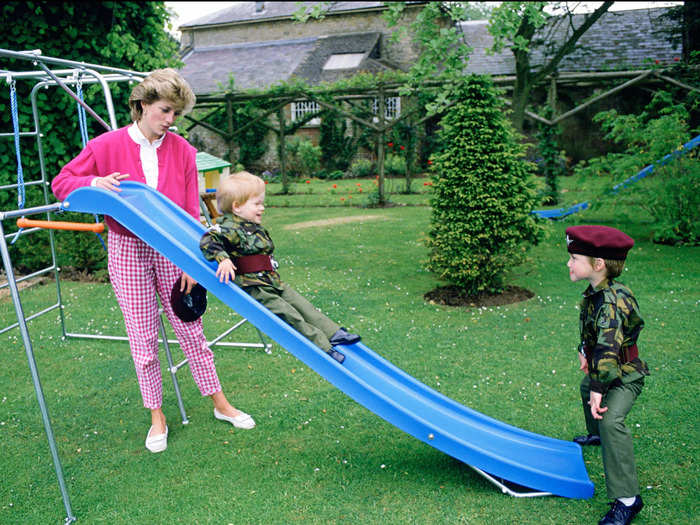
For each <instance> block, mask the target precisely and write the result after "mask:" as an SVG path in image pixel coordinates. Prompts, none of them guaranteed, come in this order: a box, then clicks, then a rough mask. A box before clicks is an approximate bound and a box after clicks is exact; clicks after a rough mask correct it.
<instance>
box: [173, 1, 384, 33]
mask: <svg viewBox="0 0 700 525" xmlns="http://www.w3.org/2000/svg"><path fill="white" fill-rule="evenodd" d="M258 3H259V2H236V3H235V5H233V6H231V7H228V8H226V9H222V10H220V11H216V12H214V13H212V14H210V15H207V16H203V17H201V18H197V19H196V20H193V21H191V22H189V23H187V24H183V25H182V26H180V28H181V29H182V28H191V27H195V26H204V25H216V24H229V23H233V22H246V21H247V22H253V21H256V20H265V19H269V18H280V17H289V16H292V14H293V13H294V12H296V11H298V10H299V8H300V7H302V6H304V7H313V6H316V5H318V4H319V2H264V4H265V6H264V10H263V11H262V12H260V13H256V12H255V5H256V4H258ZM330 4H331V5H330V6H329V8H328V13H330V14H336V13H339V12H347V11H357V10H359V9H369V8H376V7H383V6H384V2H330Z"/></svg>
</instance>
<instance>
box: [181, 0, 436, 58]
mask: <svg viewBox="0 0 700 525" xmlns="http://www.w3.org/2000/svg"><path fill="white" fill-rule="evenodd" d="M422 7H423V6H419V7H418V8H410V7H409V8H407V9H406V10H405V12H404V17H405V18H404V20H405V22H404V23H405V24H410V23H411V22H413V21H414V20H415V18H416V16H417V14H418V12H419V9H420V8H422ZM445 23H446V24H447V21H446V22H445ZM360 32H381V33H383V34H384V36H385V38H382V39H381V40H382V42H381V46H382V49H381V55H382V58H384V59H387V60H391V61H392V62H395V63H396V64H398V65H399V66H401V67H402V68H409V67H410V66H411V65H412V63H413V62H414V61H415V60H416V58H417V57H418V55H419V51H418V47H417V46H416V45H415V44H414V43H413V42H411V39H410V38H409V37H407V36H404V37H402V38H401V39H400V40H398V41H397V42H396V43H392V42H390V41H389V40H390V36H391V34H392V30H391V29H389V28H387V26H386V22H384V19H383V18H382V11H380V10H371V11H365V12H360V13H343V14H334V15H328V16H326V17H325V18H323V19H322V20H309V21H308V22H306V23H300V22H294V21H293V20H291V19H286V20H261V21H259V22H257V21H256V22H252V23H245V24H235V25H229V26H225V27H212V28H197V29H196V31H193V30H188V31H183V33H182V46H183V47H197V48H200V47H211V46H221V45H226V44H235V43H244V42H264V41H269V40H293V39H298V38H307V37H315V36H320V35H333V34H343V33H360Z"/></svg>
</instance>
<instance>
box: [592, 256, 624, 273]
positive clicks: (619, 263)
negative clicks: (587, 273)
mask: <svg viewBox="0 0 700 525" xmlns="http://www.w3.org/2000/svg"><path fill="white" fill-rule="evenodd" d="M587 257H588V260H589V262H590V263H591V266H595V260H596V259H598V257H591V256H590V255H589V256H587ZM603 263H604V264H605V276H606V277H608V278H609V279H614V278H615V277H618V276H619V275H620V274H621V273H622V270H623V269H624V268H625V261H624V259H623V260H618V259H603Z"/></svg>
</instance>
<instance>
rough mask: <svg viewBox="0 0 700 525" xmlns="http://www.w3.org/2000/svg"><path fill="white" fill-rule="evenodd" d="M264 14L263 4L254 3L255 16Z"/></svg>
mask: <svg viewBox="0 0 700 525" xmlns="http://www.w3.org/2000/svg"><path fill="white" fill-rule="evenodd" d="M264 12H265V2H255V14H256V15H259V14H260V13H264Z"/></svg>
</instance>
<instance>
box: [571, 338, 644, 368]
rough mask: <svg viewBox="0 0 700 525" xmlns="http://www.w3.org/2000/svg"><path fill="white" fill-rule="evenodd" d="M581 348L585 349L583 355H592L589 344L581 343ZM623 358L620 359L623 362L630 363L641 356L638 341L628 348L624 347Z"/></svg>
mask: <svg viewBox="0 0 700 525" xmlns="http://www.w3.org/2000/svg"><path fill="white" fill-rule="evenodd" d="M581 348H582V349H583V352H582V353H583V355H584V356H586V358H588V357H590V350H589V348H588V346H586V345H584V344H583V343H581ZM620 357H621V358H622V359H621V360H620V361H621V362H622V364H625V363H629V362H631V361H634V360H635V359H637V358H638V357H639V349H638V348H637V343H634V344H633V345H631V346H628V347H626V348H623V349H622V355H621V356H620Z"/></svg>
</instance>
